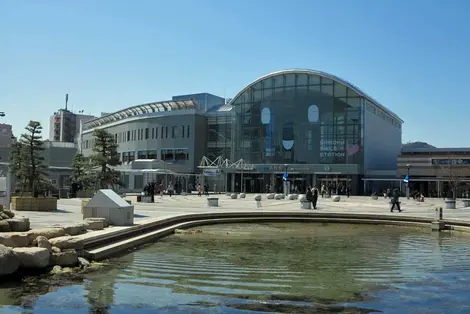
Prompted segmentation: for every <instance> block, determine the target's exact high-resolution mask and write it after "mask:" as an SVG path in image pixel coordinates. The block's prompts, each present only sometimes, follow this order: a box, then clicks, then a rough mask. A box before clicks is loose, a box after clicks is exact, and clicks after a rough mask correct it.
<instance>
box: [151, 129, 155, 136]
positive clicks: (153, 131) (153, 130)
mask: <svg viewBox="0 0 470 314" xmlns="http://www.w3.org/2000/svg"><path fill="white" fill-rule="evenodd" d="M154 138H155V129H154V128H152V139H154Z"/></svg>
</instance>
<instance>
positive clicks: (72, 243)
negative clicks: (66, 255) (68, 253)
mask: <svg viewBox="0 0 470 314" xmlns="http://www.w3.org/2000/svg"><path fill="white" fill-rule="evenodd" d="M49 241H50V242H51V244H52V246H55V247H58V248H59V249H61V250H69V249H74V250H81V249H83V246H84V241H83V240H82V239H79V238H77V237H73V236H63V237H58V238H53V239H50V240H49Z"/></svg>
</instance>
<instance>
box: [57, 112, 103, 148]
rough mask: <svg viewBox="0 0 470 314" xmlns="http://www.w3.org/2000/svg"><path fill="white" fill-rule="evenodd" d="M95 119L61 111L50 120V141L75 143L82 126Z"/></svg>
mask: <svg viewBox="0 0 470 314" xmlns="http://www.w3.org/2000/svg"><path fill="white" fill-rule="evenodd" d="M95 118H96V117H95V116H91V115H85V114H76V113H73V112H71V111H69V110H67V109H59V110H58V111H57V112H55V113H54V115H52V116H51V118H50V133H49V139H50V140H51V141H56V142H69V143H75V142H76V141H77V138H78V135H79V133H80V124H81V123H82V122H86V121H89V120H92V119H95Z"/></svg>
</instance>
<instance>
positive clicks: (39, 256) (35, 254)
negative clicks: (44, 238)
mask: <svg viewBox="0 0 470 314" xmlns="http://www.w3.org/2000/svg"><path fill="white" fill-rule="evenodd" d="M13 250H14V251H15V253H16V255H18V257H19V259H20V267H21V268H45V267H47V266H48V265H49V260H50V253H49V250H47V249H46V248H42V247H17V248H14V249H13Z"/></svg>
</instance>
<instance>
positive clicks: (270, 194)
mask: <svg viewBox="0 0 470 314" xmlns="http://www.w3.org/2000/svg"><path fill="white" fill-rule="evenodd" d="M274 196H275V194H274V193H269V194H267V195H266V198H267V199H268V200H273V199H274Z"/></svg>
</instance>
